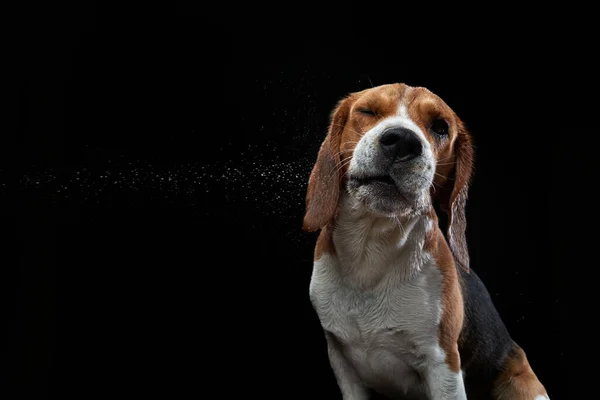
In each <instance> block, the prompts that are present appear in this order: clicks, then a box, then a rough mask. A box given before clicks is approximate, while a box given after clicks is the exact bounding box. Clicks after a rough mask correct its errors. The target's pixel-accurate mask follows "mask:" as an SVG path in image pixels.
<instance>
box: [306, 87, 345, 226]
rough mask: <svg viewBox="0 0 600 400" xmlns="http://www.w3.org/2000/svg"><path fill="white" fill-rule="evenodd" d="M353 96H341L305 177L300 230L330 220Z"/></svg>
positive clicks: (336, 191) (336, 192)
mask: <svg viewBox="0 0 600 400" xmlns="http://www.w3.org/2000/svg"><path fill="white" fill-rule="evenodd" d="M352 100H353V96H352V95H349V96H347V97H346V98H344V99H342V100H341V101H340V102H339V103H338V104H337V106H336V107H335V109H334V111H333V113H332V114H331V121H330V124H329V131H328V132H327V136H326V137H325V140H323V143H322V144H321V148H320V149H319V155H318V156H317V161H316V163H315V165H314V167H313V169H312V172H311V174H310V177H309V179H308V189H307V193H306V214H305V215H304V222H303V224H302V230H304V231H305V232H314V231H316V230H319V229H321V228H323V227H324V226H325V225H327V224H328V223H329V221H331V220H332V219H333V218H334V216H335V213H336V211H337V205H338V200H339V196H340V184H341V176H340V175H341V171H340V144H341V140H342V132H343V131H344V127H345V125H346V121H347V120H348V114H349V113H350V106H351V104H352Z"/></svg>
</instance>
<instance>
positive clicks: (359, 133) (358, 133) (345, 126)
mask: <svg viewBox="0 0 600 400" xmlns="http://www.w3.org/2000/svg"><path fill="white" fill-rule="evenodd" d="M331 125H333V126H339V127H340V128H348V129H350V130H351V131H352V132H354V133H356V134H357V135H361V136H362V135H363V134H362V133H361V132H358V131H356V130H354V129H352V128H350V127H349V126H347V125H340V124H331ZM361 129H362V127H361Z"/></svg>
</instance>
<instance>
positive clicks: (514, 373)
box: [494, 344, 547, 400]
mask: <svg viewBox="0 0 600 400" xmlns="http://www.w3.org/2000/svg"><path fill="white" fill-rule="evenodd" d="M536 396H547V393H546V389H545V388H544V386H543V385H542V383H541V382H540V381H539V380H538V378H537V376H536V375H535V373H534V372H533V369H531V366H530V365H529V361H528V360H527V356H526V355H525V352H524V351H523V349H521V347H519V346H518V345H517V344H515V345H514V347H513V350H512V351H511V353H510V354H509V355H508V357H507V358H506V360H505V361H504V371H503V372H502V373H501V374H500V376H499V377H498V379H497V380H496V384H495V387H494V398H495V399H496V400H533V399H535V397H536Z"/></svg>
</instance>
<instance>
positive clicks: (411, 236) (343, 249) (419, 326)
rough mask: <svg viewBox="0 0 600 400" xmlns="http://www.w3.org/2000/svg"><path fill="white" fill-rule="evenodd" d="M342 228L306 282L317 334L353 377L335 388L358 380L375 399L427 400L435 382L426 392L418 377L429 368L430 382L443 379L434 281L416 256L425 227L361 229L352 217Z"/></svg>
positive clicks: (422, 221) (432, 269)
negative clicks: (420, 399) (406, 397)
mask: <svg viewBox="0 0 600 400" xmlns="http://www.w3.org/2000/svg"><path fill="white" fill-rule="evenodd" d="M346 222H348V223H350V221H344V219H341V220H340V221H339V223H338V226H337V227H336V230H335V231H334V233H333V242H334V246H335V250H336V254H335V255H333V254H329V253H324V254H323V255H322V256H321V257H320V258H319V259H318V260H316V261H315V262H314V266H313V275H312V279H311V283H310V298H311V301H312V303H313V306H314V308H315V310H316V313H317V315H318V316H319V319H320V321H321V324H322V326H323V329H324V330H325V331H326V332H327V334H329V335H331V337H333V338H334V340H335V341H336V342H337V343H338V344H339V352H340V356H339V358H340V359H343V360H342V361H339V363H347V366H348V367H349V368H351V369H352V370H353V374H354V378H352V377H348V376H346V377H342V378H343V379H344V380H345V382H340V381H339V380H338V383H339V384H340V386H342V385H351V384H352V383H351V382H348V380H351V379H358V380H360V384H361V385H365V386H367V387H370V388H372V389H375V390H378V391H380V392H383V393H389V394H393V393H404V394H405V393H407V392H412V393H414V394H417V395H419V394H420V395H424V396H425V398H428V397H427V394H426V393H427V392H429V393H432V388H431V384H434V385H435V383H431V382H430V383H429V387H427V384H425V382H423V378H426V377H427V376H428V375H430V376H431V371H434V370H435V371H436V372H435V373H434V374H435V375H437V376H439V375H438V374H439V373H440V371H442V372H441V373H442V374H446V372H448V373H451V371H449V370H448V369H447V367H446V366H445V364H444V360H445V353H444V352H443V351H442V349H441V348H440V346H439V329H438V328H439V324H440V319H441V314H442V313H441V311H442V309H441V293H442V275H441V272H440V270H439V269H438V268H437V267H436V265H435V262H434V260H433V257H431V255H429V254H427V253H426V252H424V251H423V238H424V237H425V232H426V231H427V230H428V229H431V224H430V221H429V220H428V218H427V217H425V216H423V217H419V218H416V219H413V220H411V221H405V222H404V223H403V227H402V228H398V225H397V221H394V223H393V224H392V223H391V222H390V223H389V224H388V223H378V222H375V223H373V221H372V220H371V221H370V222H368V221H365V222H364V223H368V224H369V226H368V227H365V226H362V225H361V223H362V222H361V221H360V220H356V219H354V220H353V221H352V224H349V225H347V224H346ZM350 225H351V226H350ZM352 232H355V234H354V235H355V236H353V234H352ZM331 356H332V355H331V349H330V357H331ZM332 366H333V367H334V369H335V368H336V366H335V365H332ZM432 367H433V368H432ZM337 368H338V369H340V367H337ZM341 369H344V368H341ZM337 373H338V374H339V373H340V372H339V371H337ZM345 374H346V375H348V374H347V373H345ZM338 378H339V376H338ZM440 378H441V376H440ZM452 379H453V382H457V383H456V384H457V385H460V383H461V382H458V381H457V380H456V379H454V378H452ZM458 380H461V381H462V378H461V377H459V378H458ZM452 386H456V385H455V384H454V383H453V384H452ZM458 389H459V390H460V388H458ZM343 390H344V388H343V387H342V391H343ZM452 390H456V388H453V389H452ZM463 390H464V389H463ZM350 397H356V396H350ZM448 398H461V397H460V396H459V397H454V396H450V397H448Z"/></svg>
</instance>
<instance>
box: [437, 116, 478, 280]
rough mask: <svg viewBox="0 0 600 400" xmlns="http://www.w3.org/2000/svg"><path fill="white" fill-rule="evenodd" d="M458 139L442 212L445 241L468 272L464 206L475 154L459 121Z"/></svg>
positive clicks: (455, 144) (469, 137) (468, 136)
mask: <svg viewBox="0 0 600 400" xmlns="http://www.w3.org/2000/svg"><path fill="white" fill-rule="evenodd" d="M457 126H458V136H457V137H456V140H455V142H454V156H455V160H454V168H453V170H454V177H453V180H448V182H447V184H448V185H452V186H451V192H450V190H448V192H450V193H449V195H448V194H447V195H446V196H444V200H443V202H442V204H441V208H442V209H443V210H444V211H445V212H446V213H448V230H447V239H448V244H449V245H450V250H452V253H453V255H454V259H455V260H456V262H457V263H458V264H459V265H460V266H461V267H462V268H463V269H464V270H465V271H467V272H469V270H470V267H469V263H470V261H469V249H468V246H467V239H466V236H465V231H466V229H467V219H466V215H465V206H466V203H467V197H468V191H469V184H470V182H471V176H472V173H473V158H474V154H473V153H474V150H473V143H472V139H471V136H470V135H469V133H468V131H467V129H466V128H465V126H464V124H463V122H462V121H460V120H458V122H457Z"/></svg>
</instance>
